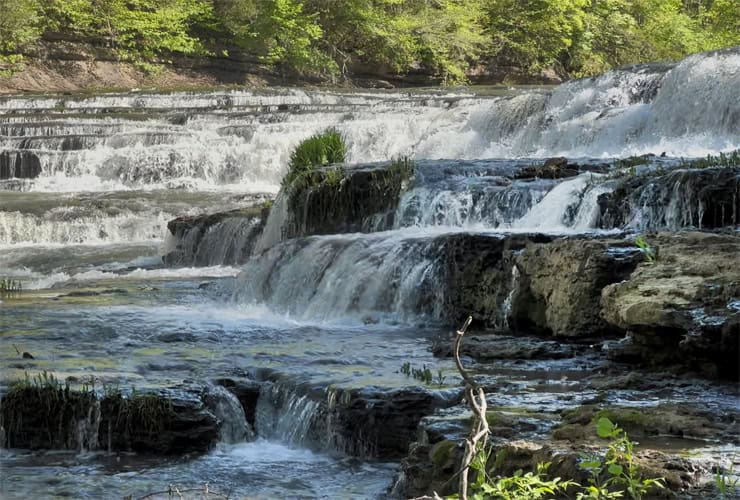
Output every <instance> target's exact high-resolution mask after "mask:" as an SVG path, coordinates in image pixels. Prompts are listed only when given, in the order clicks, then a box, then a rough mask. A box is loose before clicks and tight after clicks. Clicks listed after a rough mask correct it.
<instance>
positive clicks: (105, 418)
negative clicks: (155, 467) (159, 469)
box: [99, 388, 219, 455]
mask: <svg viewBox="0 0 740 500" xmlns="http://www.w3.org/2000/svg"><path fill="white" fill-rule="evenodd" d="M204 396H205V394H204V393H203V392H201V391H200V390H198V389H187V388H183V389H167V390H162V391H160V392H158V393H140V394H137V393H132V394H128V395H125V396H124V395H123V394H121V393H115V394H108V395H106V396H105V397H104V398H103V399H102V400H101V402H100V409H101V421H100V432H99V436H100V446H101V448H103V449H108V450H130V451H138V452H148V453H157V454H165V455H169V454H183V453H191V452H204V451H207V450H208V449H210V448H211V447H212V446H213V445H214V444H215V442H216V441H217V439H218V436H219V422H218V419H217V418H216V417H215V416H214V414H213V413H212V412H211V411H210V410H209V409H208V408H207V407H206V405H205V403H204V399H203V398H204Z"/></svg>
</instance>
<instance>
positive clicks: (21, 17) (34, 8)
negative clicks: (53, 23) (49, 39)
mask: <svg viewBox="0 0 740 500" xmlns="http://www.w3.org/2000/svg"><path fill="white" fill-rule="evenodd" d="M37 13H38V4H37V3H36V0H0V62H3V61H5V62H11V63H13V62H17V61H19V60H20V56H19V54H18V52H19V50H20V49H21V48H22V47H23V46H24V45H26V44H28V43H30V42H33V41H34V40H36V39H37V38H38V37H39V35H40V34H41V28H40V23H39V18H38V15H37Z"/></svg>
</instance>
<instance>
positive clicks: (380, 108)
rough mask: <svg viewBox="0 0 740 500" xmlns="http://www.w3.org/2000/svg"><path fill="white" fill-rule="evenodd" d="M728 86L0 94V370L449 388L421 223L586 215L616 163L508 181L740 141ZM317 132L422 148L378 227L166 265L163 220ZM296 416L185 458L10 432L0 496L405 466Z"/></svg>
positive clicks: (273, 186)
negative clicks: (1, 284) (317, 435)
mask: <svg viewBox="0 0 740 500" xmlns="http://www.w3.org/2000/svg"><path fill="white" fill-rule="evenodd" d="M738 89H740V53H738V52H737V51H732V50H731V51H725V52H722V53H717V54H709V55H706V54H705V55H697V56H692V57H690V58H688V59H686V60H684V61H682V62H680V63H677V64H675V65H651V66H642V67H636V68H630V69H625V70H620V71H614V72H611V73H608V74H606V75H604V76H601V77H598V78H594V79H585V80H579V81H575V82H571V83H567V84H564V85H561V86H558V87H554V88H533V89H526V88H511V89H503V88H502V89H496V90H495V91H490V90H488V91H486V92H476V91H468V90H459V91H457V90H456V91H438V90H435V91H414V92H401V91H397V92H359V91H358V92H331V91H307V90H299V89H275V90H260V91H247V90H232V91H214V92H198V93H171V94H158V93H150V92H146V91H136V92H131V93H117V94H99V95H93V96H17V97H2V98H0V166H2V165H3V164H4V165H6V166H7V168H8V169H10V170H12V169H13V168H15V169H16V170H18V168H24V169H31V170H33V169H36V170H39V171H40V174H39V175H38V176H36V177H34V178H29V179H19V178H9V177H10V176H5V177H6V178H4V179H3V180H0V278H12V279H17V280H20V281H21V283H22V286H23V289H24V291H23V293H21V294H20V295H19V296H17V297H14V298H5V299H2V302H1V303H0V311H1V312H2V315H0V335H1V336H2V346H1V347H0V363H1V365H0V366H1V368H2V385H3V388H7V385H8V383H9V382H10V381H12V380H14V379H17V378H22V377H23V376H24V375H25V374H26V373H31V374H34V373H38V372H40V371H42V370H48V371H50V372H53V373H54V374H55V375H56V376H58V377H59V378H62V379H64V378H67V377H72V378H71V380H72V381H80V380H82V378H83V377H86V376H89V375H94V376H96V377H98V379H99V380H100V381H101V382H103V383H106V384H118V385H120V386H121V387H133V386H135V387H137V388H144V389H146V388H157V387H168V386H172V385H177V384H180V383H182V382H183V381H193V380H195V381H201V382H207V381H209V380H212V379H214V378H218V377H227V376H237V375H238V374H240V373H242V372H243V371H248V370H254V369H258V368H263V369H264V368H269V369H273V370H277V371H279V372H280V373H281V375H282V376H285V377H286V378H288V379H290V380H292V381H293V382H294V383H296V382H297V381H298V382H305V383H311V384H317V385H323V386H329V385H332V384H333V385H338V386H343V387H365V386H378V387H388V388H394V387H403V386H406V385H409V384H410V383H411V382H410V381H409V379H408V377H406V376H404V375H403V374H402V373H400V371H399V369H400V367H401V366H402V364H403V363H404V362H410V363H411V364H413V365H415V366H424V365H426V366H428V367H430V368H431V369H432V370H433V371H434V372H435V373H436V372H437V371H439V372H440V374H443V375H444V376H445V379H446V380H448V382H447V383H446V384H442V387H441V390H444V389H445V386H446V387H447V388H450V387H455V386H456V385H457V381H456V379H455V377H454V368H453V366H452V365H451V363H450V362H449V361H446V360H439V359H435V358H434V357H433V356H432V354H431V352H430V350H429V347H430V346H431V343H432V342H433V341H434V340H435V339H438V338H440V336H442V337H444V336H445V335H446V334H447V332H446V331H445V329H444V328H441V327H440V326H439V323H438V319H439V314H440V313H439V308H440V303H441V301H442V298H443V297H442V296H443V291H439V293H436V295H435V293H434V291H435V290H437V289H438V288H439V281H438V276H439V270H438V267H439V261H438V259H436V258H435V255H434V254H433V253H431V252H430V248H431V247H433V242H434V241H435V238H437V237H438V236H439V235H440V234H447V233H450V232H460V231H478V232H486V233H491V232H512V231H538V232H553V233H583V232H591V231H594V214H595V210H596V208H597V207H596V197H597V196H598V195H599V194H601V193H603V192H605V191H607V190H609V189H610V185H609V182H608V180H609V179H608V175H602V174H592V173H587V174H582V175H581V176H578V177H576V178H574V179H571V180H568V181H566V182H563V183H557V182H554V181H546V180H543V181H539V182H534V183H532V182H529V183H516V182H515V183H513V184H510V185H507V186H506V188H505V189H502V188H501V182H500V180H501V179H503V178H504V177H505V176H506V175H507V174H510V173H512V172H513V171H515V170H516V169H518V168H520V167H522V166H525V165H529V164H531V163H532V162H533V161H534V160H533V159H536V158H545V157H551V156H559V155H563V156H567V157H569V158H581V159H582V160H583V161H584V162H591V163H593V164H594V165H596V164H598V163H600V162H602V161H603V160H604V159H607V158H616V157H627V156H630V155H636V154H646V153H653V154H656V155H660V154H661V153H665V154H666V155H667V156H668V157H698V156H703V155H705V154H708V153H713V154H714V153H717V152H720V151H729V150H734V149H737V148H740V134H739V133H738V124H739V123H740V104H739V103H740V96H739V95H738V92H739V91H738ZM330 126H333V127H336V128H337V129H338V130H339V131H340V132H341V133H342V135H343V136H344V137H345V139H346V141H347V143H348V147H349V148H348V156H349V158H348V160H349V162H350V163H353V162H354V163H358V162H361V163H368V162H376V161H385V160H388V159H389V158H394V157H400V156H402V155H408V156H411V157H413V158H414V159H415V160H417V164H418V170H417V175H416V178H415V180H414V184H413V185H412V186H411V189H410V190H409V191H408V192H407V193H406V194H405V195H404V196H403V198H402V200H401V204H400V206H399V208H398V211H397V214H396V217H395V223H394V225H393V226H392V227H381V226H379V227H376V228H375V229H376V231H375V232H373V233H370V234H346V235H330V236H321V237H314V238H310V239H308V240H301V241H293V242H291V241H288V242H284V243H278V242H277V241H268V242H266V243H264V244H263V245H262V247H261V248H262V249H265V251H264V253H262V254H261V255H259V256H255V257H254V258H253V259H251V260H250V261H249V262H248V263H247V264H246V265H245V266H243V267H242V266H235V265H233V264H230V263H227V262H224V260H223V258H220V257H213V256H216V255H223V252H222V253H221V254H219V253H218V248H212V249H209V252H207V254H208V255H210V256H212V257H211V258H210V260H208V262H207V264H208V265H206V266H183V267H165V266H164V265H163V261H162V256H163V255H164V254H165V253H166V252H167V251H168V249H169V246H170V245H171V241H168V231H167V228H166V225H167V222H168V221H169V220H172V219H174V218H175V217H178V216H182V215H197V214H202V213H212V212H218V211H224V210H230V209H234V208H243V207H246V206H259V205H261V204H262V203H264V201H265V200H267V199H272V198H273V197H274V196H275V194H276V193H277V191H278V189H279V184H280V179H281V178H282V176H283V174H284V172H285V170H286V165H287V162H288V158H289V155H290V152H291V150H292V149H293V148H294V147H295V146H296V145H297V144H298V143H299V142H300V141H301V140H303V139H305V138H307V137H308V136H310V135H312V134H314V133H316V132H318V131H321V130H323V129H325V128H327V127H330ZM3 162H4V163H3ZM267 233H268V231H266V234H267ZM213 244H214V245H215V247H217V246H218V239H215V240H214V243H213ZM266 285H269V286H266ZM265 290H269V292H265ZM430 297H431V299H430ZM422 299H423V300H422ZM24 351H26V352H29V353H31V354H32V355H33V357H34V359H32V360H31V359H21V358H20V356H19V353H20V352H24ZM572 363H573V366H571V367H566V369H574V370H577V369H578V368H577V365H578V361H577V360H574V361H573V362H572ZM528 369H529V368H527V367H524V368H522V370H524V371H526V370H528ZM531 370H533V371H537V370H541V367H539V366H534V365H532V367H531ZM522 377H523V379H528V378H531V377H529V376H528V375H527V376H522ZM541 392H542V391H541ZM544 394H545V396H541V398H545V399H546V398H547V394H550V393H549V392H547V391H544ZM295 397H296V398H297V396H295ZM552 397H553V398H554V399H557V396H552ZM707 397H708V398H709V399H710V400H713V399H712V398H715V396H707ZM716 399H721V397H720V396H716ZM519 402H520V403H522V404H526V400H524V401H521V398H520V400H519ZM532 404H540V400H537V401H534V400H533V402H532ZM301 411H310V408H307V407H306V405H305V404H304V405H303V406H301ZM273 413H275V412H273ZM277 413H279V412H277ZM281 419H282V421H281ZM268 420H269V422H268ZM300 421H301V413H300V412H294V414H291V413H290V412H285V413H284V414H274V415H272V416H271V417H269V418H268V417H264V419H263V420H262V429H260V428H259V427H260V421H259V420H258V422H257V426H258V428H257V429H256V431H257V436H258V438H257V440H256V441H253V442H241V443H227V442H224V443H222V444H221V445H220V446H219V447H218V448H217V449H216V450H214V451H213V452H211V453H209V454H206V455H204V456H201V457H197V458H192V457H187V458H186V457H174V458H172V459H168V460H163V459H161V458H155V459H151V458H147V457H137V456H129V455H125V454H118V455H109V454H107V453H105V452H104V451H99V450H87V451H85V452H83V453H69V452H64V453H63V452H58V453H32V452H28V451H24V450H3V451H2V454H3V465H2V466H3V474H2V479H0V493H1V494H2V496H3V498H28V497H29V496H28V495H30V494H31V493H30V492H33V496H34V497H36V498H41V497H43V498H46V497H54V496H57V495H58V496H71V497H74V498H113V497H120V496H123V495H128V494H133V495H134V496H141V495H144V494H146V493H149V492H153V491H161V490H166V489H167V485H168V484H177V485H180V487H183V488H184V487H190V486H193V487H202V485H203V484H204V483H206V482H208V483H210V485H211V489H212V490H216V491H221V492H227V493H229V494H231V495H248V496H250V497H256V498H275V497H301V498H314V497H324V498H376V497H383V496H385V495H386V493H387V489H388V487H389V485H390V483H391V481H392V478H393V475H394V474H395V472H396V468H397V465H395V464H384V463H377V462H359V461H356V460H354V459H350V458H348V457H347V456H345V455H343V454H342V453H340V452H339V451H338V450H335V449H331V447H321V446H318V447H317V446H315V445H313V446H309V445H307V444H306V442H305V436H303V435H301V433H300V432H296V430H295V429H296V426H298V425H299V423H300ZM267 429H271V430H270V431H269V432H268V431H267ZM309 448H310V449H309Z"/></svg>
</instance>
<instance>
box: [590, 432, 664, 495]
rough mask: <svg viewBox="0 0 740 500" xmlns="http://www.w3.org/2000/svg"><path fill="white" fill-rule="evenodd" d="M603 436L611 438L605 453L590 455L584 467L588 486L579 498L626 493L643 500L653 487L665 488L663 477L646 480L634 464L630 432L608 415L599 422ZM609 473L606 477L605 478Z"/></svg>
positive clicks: (599, 433)
mask: <svg viewBox="0 0 740 500" xmlns="http://www.w3.org/2000/svg"><path fill="white" fill-rule="evenodd" d="M596 433H597V434H598V435H599V437H600V438H603V439H611V440H612V441H611V442H610V443H609V447H608V449H607V452H606V456H604V457H603V458H602V457H588V458H587V459H586V460H584V461H583V462H581V468H583V469H585V470H587V471H589V473H590V474H591V477H590V478H589V483H591V484H590V485H589V486H586V487H585V490H584V491H582V492H579V493H578V496H577V497H576V500H600V499H608V498H622V497H623V496H624V493H625V492H626V493H627V497H628V498H631V499H633V500H641V499H642V498H643V496H645V495H646V494H647V493H648V492H649V491H650V490H651V489H653V488H664V487H665V486H664V484H663V483H664V480H663V478H657V479H643V478H642V477H641V475H640V471H639V468H638V466H637V464H636V463H635V456H634V446H635V444H636V443H635V442H634V441H631V440H630V439H629V437H628V436H627V433H626V432H625V431H624V430H623V429H620V428H619V426H617V424H615V423H613V422H612V421H611V420H609V419H608V418H606V417H601V418H600V419H599V420H598V422H597V423H596ZM605 476H606V479H604V477H605Z"/></svg>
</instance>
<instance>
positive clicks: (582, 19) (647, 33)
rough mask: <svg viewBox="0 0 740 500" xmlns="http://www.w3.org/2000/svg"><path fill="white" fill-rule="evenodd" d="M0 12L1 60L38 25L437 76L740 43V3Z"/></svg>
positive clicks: (101, 39) (309, 66)
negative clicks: (492, 65)
mask: <svg viewBox="0 0 740 500" xmlns="http://www.w3.org/2000/svg"><path fill="white" fill-rule="evenodd" d="M0 12H2V15H1V16H0V64H4V66H8V63H18V62H20V61H21V53H22V51H23V48H24V47H25V46H28V45H30V44H31V43H33V42H34V41H35V40H37V39H38V38H39V36H40V35H41V34H42V33H43V32H63V33H67V34H72V35H74V36H77V37H81V38H83V39H84V38H86V37H87V38H88V39H89V40H91V41H94V43H96V44H100V43H103V44H105V45H107V46H108V47H110V48H112V49H114V50H115V51H116V53H117V54H118V55H119V56H120V57H121V58H122V59H125V60H130V61H133V62H137V63H141V67H142V68H144V69H146V70H149V71H151V70H152V69H153V68H154V66H152V63H153V62H161V61H155V59H163V58H164V60H165V62H166V57H168V55H169V54H171V53H182V54H212V53H220V54H223V55H224V56H228V55H229V54H230V53H231V52H232V50H233V49H241V50H245V51H247V52H248V53H251V54H253V55H254V56H257V57H258V58H259V59H260V60H261V61H263V62H264V63H266V64H269V65H271V66H273V67H275V68H278V69H280V70H281V71H282V72H285V71H292V72H295V73H300V74H305V75H321V76H324V77H330V78H332V79H333V78H335V77H336V76H338V75H342V74H346V73H348V72H349V71H351V70H356V69H358V68H360V69H361V70H364V71H367V70H370V71H371V72H372V71H375V72H378V73H384V72H391V73H400V74H403V73H408V72H410V71H416V70H423V71H424V72H425V73H427V74H431V75H433V76H436V77H437V78H438V79H439V81H440V82H442V83H443V84H455V83H460V82H465V80H466V78H467V75H468V74H470V70H471V68H472V67H474V66H480V65H486V64H488V63H489V62H491V61H492V62H494V63H495V64H499V65H515V66H517V67H519V68H521V69H523V70H524V71H526V72H529V73H536V72H539V71H540V70H542V69H546V68H554V69H556V70H557V71H560V72H563V73H567V74H569V75H575V76H584V75H592V74H595V73H599V72H602V71H604V70H607V69H609V68H612V67H615V66H619V65H623V64H628V63H639V62H645V61H649V60H655V59H676V58H680V57H683V56H685V55H687V54H689V53H692V52H696V51H701V50H710V49H715V48H721V47H728V46H733V45H738V44H740V8H738V0H714V1H708V0H692V1H689V0H684V1H682V0H634V1H633V0H526V1H519V0H436V1H435V2H428V1H421V0H408V1H401V0H345V1H343V2H341V3H340V4H337V2H334V1H332V0H44V1H41V0H2V9H1V10H0ZM0 70H2V68H0Z"/></svg>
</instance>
